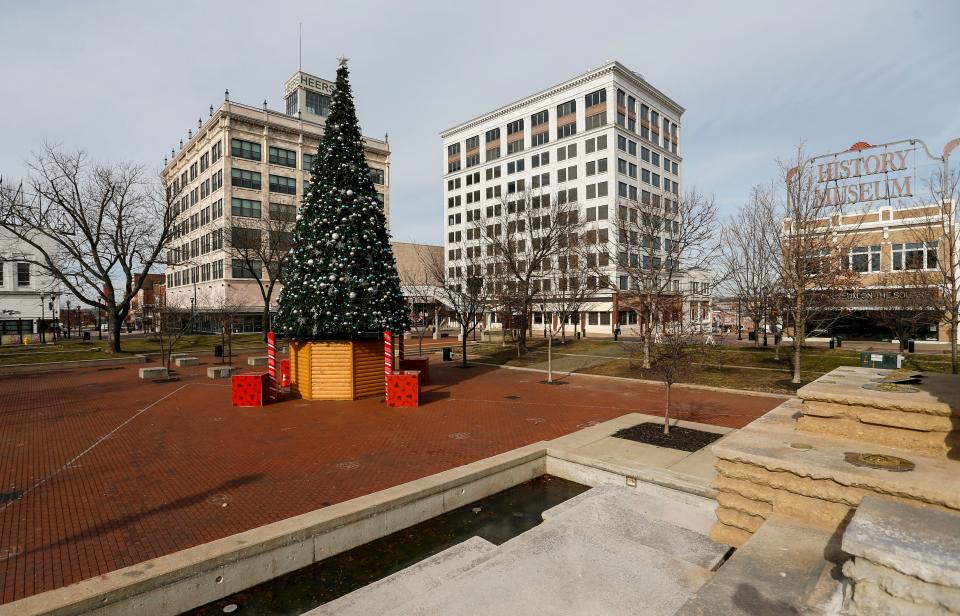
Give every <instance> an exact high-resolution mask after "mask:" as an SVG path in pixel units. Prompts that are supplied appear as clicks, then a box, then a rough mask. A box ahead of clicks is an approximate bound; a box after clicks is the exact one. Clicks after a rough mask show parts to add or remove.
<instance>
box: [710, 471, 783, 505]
mask: <svg viewBox="0 0 960 616" xmlns="http://www.w3.org/2000/svg"><path fill="white" fill-rule="evenodd" d="M712 485H713V488H714V489H715V490H717V491H719V492H730V493H733V494H739V495H740V496H742V497H744V498H748V499H750V500H752V501H761V502H764V503H768V504H770V505H773V499H774V498H775V495H776V493H777V491H776V490H775V489H774V488H771V487H769V486H764V485H760V484H758V483H752V482H750V481H745V480H743V479H736V478H734V477H730V476H728V475H721V474H718V475H717V476H716V477H715V478H714V480H713V484H712Z"/></svg>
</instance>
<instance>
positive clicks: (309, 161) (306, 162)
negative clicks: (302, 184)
mask: <svg viewBox="0 0 960 616" xmlns="http://www.w3.org/2000/svg"><path fill="white" fill-rule="evenodd" d="M316 158H317V155H316V154H306V153H305V154H304V155H303V168H304V169H306V170H307V171H311V170H313V161H314V160H316Z"/></svg>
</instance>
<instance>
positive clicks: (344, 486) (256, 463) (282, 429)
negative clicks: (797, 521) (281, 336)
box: [0, 358, 780, 603]
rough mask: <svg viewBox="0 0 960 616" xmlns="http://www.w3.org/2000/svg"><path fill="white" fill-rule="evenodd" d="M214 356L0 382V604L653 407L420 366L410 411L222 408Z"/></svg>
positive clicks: (707, 397)
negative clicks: (156, 374) (192, 362)
mask: <svg viewBox="0 0 960 616" xmlns="http://www.w3.org/2000/svg"><path fill="white" fill-rule="evenodd" d="M212 361H213V359H212V358H203V363H201V365H200V366H197V367H190V368H181V369H179V376H180V380H179V381H175V382H168V383H153V382H150V381H145V382H144V381H140V380H139V379H138V378H137V374H136V366H126V367H120V368H113V369H95V368H85V369H76V370H70V371H67V372H62V373H59V374H49V373H47V374H42V373H36V374H16V375H3V376H0V388H2V391H3V394H2V398H0V400H2V402H0V495H2V497H3V498H2V500H0V603H6V602H10V601H13V600H16V599H19V598H23V597H26V596H29V595H33V594H36V593H39V592H43V591H46V590H51V589H54V588H58V587H61V586H64V585H67V584H71V583H73V582H77V581H80V580H82V579H86V578H89V577H94V576H97V575H102V574H104V573H107V572H109V571H112V570H115V569H119V568H122V567H126V566H129V565H132V564H135V563H137V562H141V561H144V560H148V559H151V558H155V557H158V556H162V555H164V554H169V553H171V552H175V551H177V550H181V549H184V548H188V547H191V546H195V545H198V544H202V543H206V542H208V541H212V540H214V539H218V538H222V537H225V536H228V535H231V534H234V533H238V532H241V531H245V530H249V529H251V528H255V527H257V526H261V525H263V524H268V523H270V522H275V521H277V520H281V519H284V518H287V517H290V516H294V515H298V514H302V513H305V512H307V511H311V510H314V509H318V508H321V507H325V506H328V505H330V504H333V503H337V502H340V501H344V500H348V499H351V498H354V497H357V496H361V495H364V494H368V493H371V492H374V491H377V490H381V489H384V488H387V487H390V486H394V485H397V484H400V483H404V482H407V481H411V480H413V479H417V478H419V477H423V476H426V475H429V474H432V473H436V472H440V471H443V470H446V469H449V468H451V467H455V466H459V465H462V464H466V463H468V462H472V461H475V460H478V459H481V458H484V457H488V456H491V455H494V454H498V453H502V452H504V451H508V450H511V449H514V448H517V447H520V446H523V445H527V444H530V443H533V442H536V441H540V440H546V439H552V438H555V437H558V436H561V435H563V434H566V433H569V432H572V431H575V430H577V429H579V428H582V427H585V426H587V425H591V424H592V423H594V422H601V421H605V420H608V419H612V418H614V417H618V416H621V415H624V414H626V413H628V412H643V413H648V414H661V413H662V407H663V391H662V388H660V387H658V386H656V385H649V384H642V383H631V382H626V381H623V380H611V379H606V378H598V377H589V376H572V377H569V378H566V379H565V380H566V384H565V385H563V386H560V387H550V386H545V385H541V384H539V383H538V381H541V380H543V378H544V375H543V374H540V373H536V372H526V371H518V370H509V369H500V368H493V367H483V366H479V367H474V368H472V369H467V370H463V369H459V368H457V367H455V366H453V365H451V364H439V363H434V364H433V365H431V371H430V375H431V379H432V382H431V384H430V385H428V386H427V387H426V388H425V391H424V393H423V394H422V396H421V402H422V406H421V407H420V408H404V409H397V408H389V407H387V406H386V405H385V404H384V403H383V402H382V400H380V399H366V400H360V401H356V402H305V401H302V400H289V401H284V402H281V403H279V404H275V405H271V406H268V407H265V408H233V407H231V405H230V390H229V385H228V383H227V382H226V381H211V380H209V379H207V378H206V377H205V376H204V375H205V370H206V367H207V366H208V365H212ZM241 361H243V360H242V359H241ZM244 364H245V362H244ZM673 399H674V415H675V416H676V417H678V418H679V419H686V420H690V421H698V422H704V423H711V424H716V425H722V426H728V427H741V426H743V425H745V424H747V423H749V422H750V421H751V420H753V419H754V418H756V417H758V416H760V415H761V414H763V413H764V412H766V411H767V410H769V409H771V408H773V407H774V406H776V405H777V404H778V403H779V402H780V400H778V399H776V398H765V397H757V396H748V395H740V394H736V393H720V392H712V391H702V390H694V389H684V388H677V389H675V390H674V395H673Z"/></svg>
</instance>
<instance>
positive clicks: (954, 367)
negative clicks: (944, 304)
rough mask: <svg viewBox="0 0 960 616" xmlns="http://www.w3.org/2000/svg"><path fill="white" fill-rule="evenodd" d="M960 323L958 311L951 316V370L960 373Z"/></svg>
mask: <svg viewBox="0 0 960 616" xmlns="http://www.w3.org/2000/svg"><path fill="white" fill-rule="evenodd" d="M958 324H960V314H958V313H957V312H956V311H954V312H953V315H952V316H951V318H950V371H951V372H952V373H953V374H960V366H958V364H957V325H958Z"/></svg>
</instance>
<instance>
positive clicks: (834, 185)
mask: <svg viewBox="0 0 960 616" xmlns="http://www.w3.org/2000/svg"><path fill="white" fill-rule="evenodd" d="M868 147H870V146H869V145H867V144H859V143H858V144H856V145H854V146H853V147H852V148H850V149H851V150H852V151H856V152H857V153H858V154H859V153H860V151H861V150H863V149H866V148H868ZM912 153H913V150H909V149H908V150H897V151H895V152H883V153H881V154H871V155H868V156H859V157H857V158H850V159H845V160H834V161H830V162H824V163H820V164H818V165H817V184H818V187H817V194H818V195H819V196H821V198H822V199H823V204H824V205H851V204H854V203H863V202H865V201H877V200H880V199H898V198H901V197H912V196H913V177H912V176H908V175H903V174H902V172H904V171H907V169H908V168H909V167H908V160H909V158H910V155H911V154H912ZM890 174H899V175H897V176H895V177H892V178H891V177H889V175H890ZM877 175H882V176H883V177H879V178H876V179H872V180H870V181H862V180H863V179H866V178H870V177H871V176H877ZM846 180H853V181H852V182H847V181H846Z"/></svg>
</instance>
